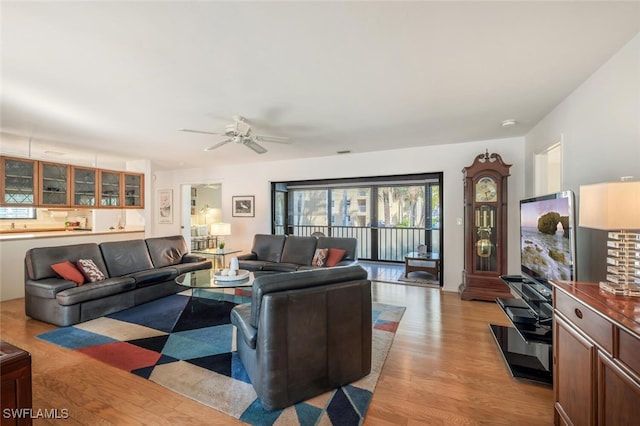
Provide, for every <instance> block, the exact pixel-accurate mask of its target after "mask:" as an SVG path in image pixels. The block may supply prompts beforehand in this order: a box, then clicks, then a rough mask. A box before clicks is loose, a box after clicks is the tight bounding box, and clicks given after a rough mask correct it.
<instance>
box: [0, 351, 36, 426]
mask: <svg viewBox="0 0 640 426" xmlns="http://www.w3.org/2000/svg"><path fill="white" fill-rule="evenodd" d="M0 376H1V377H2V379H1V380H2V381H1V383H0V398H1V402H2V403H1V404H0V405H1V406H2V413H1V415H0V418H2V426H5V425H31V424H32V421H31V417H30V416H25V417H22V418H17V417H11V416H7V417H5V410H6V409H24V408H27V409H30V408H32V407H31V354H29V352H26V351H23V350H22V349H20V348H17V347H15V346H13V345H11V344H9V343H7V342H4V341H2V340H0Z"/></svg>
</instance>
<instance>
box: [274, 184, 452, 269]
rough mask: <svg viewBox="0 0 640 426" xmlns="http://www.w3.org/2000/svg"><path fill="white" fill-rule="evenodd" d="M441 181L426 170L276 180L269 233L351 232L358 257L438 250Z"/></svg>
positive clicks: (392, 256) (394, 257)
mask: <svg viewBox="0 0 640 426" xmlns="http://www.w3.org/2000/svg"><path fill="white" fill-rule="evenodd" d="M441 182H442V174H441V173H429V174H418V175H403V176H380V177H368V178H348V179H327V180H319V181H294V182H278V183H274V184H272V191H273V193H272V200H273V202H274V204H273V212H272V214H273V218H274V220H273V222H274V227H273V230H272V232H273V233H275V234H289V235H301V236H306V235H312V234H313V233H314V232H321V233H323V234H324V235H328V236H335V237H354V238H357V239H358V258H360V259H370V260H380V261H393V262H399V261H404V255H405V254H406V253H408V252H412V251H415V250H416V248H417V247H418V245H421V244H425V245H427V247H428V250H429V251H432V252H437V253H440V247H441V246H442V244H441V238H442V234H441V232H440V223H441V218H440V212H441V211H442V200H441V197H440V185H441ZM283 211H286V212H287V214H286V215H283V213H282V212H283ZM283 220H284V223H283V222H282V221H283Z"/></svg>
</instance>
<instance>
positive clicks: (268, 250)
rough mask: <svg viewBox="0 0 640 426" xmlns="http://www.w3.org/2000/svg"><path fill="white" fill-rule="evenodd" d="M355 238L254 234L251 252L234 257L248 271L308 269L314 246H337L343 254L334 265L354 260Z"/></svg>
mask: <svg viewBox="0 0 640 426" xmlns="http://www.w3.org/2000/svg"><path fill="white" fill-rule="evenodd" d="M357 246H358V240H356V239H355V238H340V237H298V236H294V235H289V236H285V235H269V234H256V235H255V236H254V237H253V245H252V247H251V253H249V254H243V255H240V256H238V263H239V266H240V269H246V270H248V271H274V272H293V271H298V270H304V269H312V268H315V266H312V264H311V262H312V261H313V256H314V254H315V252H316V249H332V248H333V249H341V250H344V251H345V253H344V257H343V258H342V259H341V260H340V261H339V262H338V263H337V264H336V265H334V266H347V265H353V264H356V263H357V260H358V257H357V253H356V249H357Z"/></svg>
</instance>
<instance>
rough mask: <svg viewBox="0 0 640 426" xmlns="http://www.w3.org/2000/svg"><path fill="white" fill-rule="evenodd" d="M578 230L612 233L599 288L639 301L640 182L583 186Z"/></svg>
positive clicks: (625, 181) (609, 237) (609, 235)
mask: <svg viewBox="0 0 640 426" xmlns="http://www.w3.org/2000/svg"><path fill="white" fill-rule="evenodd" d="M579 226H582V227H585V228H592V229H603V230H606V231H610V232H609V233H608V240H607V260H606V261H607V279H606V281H601V282H600V288H601V289H603V290H606V291H609V292H611V293H614V294H618V295H623V296H635V297H640V181H628V180H622V181H620V182H607V183H599V184H595V185H584V186H580V221H579ZM632 231H635V232H632Z"/></svg>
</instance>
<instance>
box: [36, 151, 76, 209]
mask: <svg viewBox="0 0 640 426" xmlns="http://www.w3.org/2000/svg"><path fill="white" fill-rule="evenodd" d="M39 166H40V170H39V171H40V202H39V203H38V205H41V206H44V207H68V206H70V205H71V197H70V194H71V192H70V191H69V171H70V169H71V167H70V166H68V165H66V164H58V163H47V162H44V161H41V162H39Z"/></svg>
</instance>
